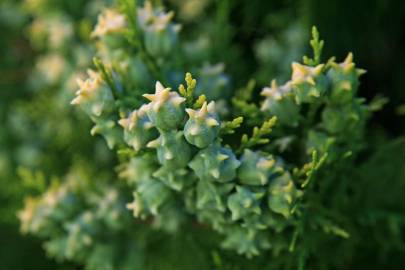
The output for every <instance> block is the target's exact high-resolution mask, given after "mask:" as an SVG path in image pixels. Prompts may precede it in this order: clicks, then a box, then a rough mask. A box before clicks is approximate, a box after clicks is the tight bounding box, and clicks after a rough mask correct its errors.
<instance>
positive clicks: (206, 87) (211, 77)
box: [195, 63, 231, 100]
mask: <svg viewBox="0 0 405 270" xmlns="http://www.w3.org/2000/svg"><path fill="white" fill-rule="evenodd" d="M224 70H225V65H224V64H223V63H219V64H216V65H209V64H206V65H204V66H203V67H202V68H201V69H200V70H199V72H198V74H197V75H198V78H199V79H198V84H197V87H196V89H195V95H196V96H197V97H198V96H200V95H205V96H206V97H207V99H208V100H219V99H221V98H227V97H229V94H230V90H231V89H230V83H229V82H230V79H229V77H228V75H226V74H225V72H224Z"/></svg>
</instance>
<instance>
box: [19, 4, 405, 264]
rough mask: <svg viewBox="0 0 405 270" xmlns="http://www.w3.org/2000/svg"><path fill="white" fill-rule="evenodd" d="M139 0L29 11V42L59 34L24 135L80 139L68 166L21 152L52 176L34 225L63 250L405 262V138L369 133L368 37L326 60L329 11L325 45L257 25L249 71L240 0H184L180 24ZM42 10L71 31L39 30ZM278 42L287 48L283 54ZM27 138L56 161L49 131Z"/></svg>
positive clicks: (26, 114)
mask: <svg viewBox="0 0 405 270" xmlns="http://www.w3.org/2000/svg"><path fill="white" fill-rule="evenodd" d="M139 2H140V3H137V2H136V1H131V0H121V1H117V2H116V3H115V5H114V6H111V7H108V8H104V9H103V10H102V11H101V13H100V14H99V15H98V19H97V23H96V25H95V27H94V28H93V30H92V31H91V30H90V28H89V25H90V22H89V21H88V20H86V18H91V17H92V16H93V15H94V14H95V10H98V9H99V8H100V7H101V6H102V5H98V2H97V1H95V2H94V4H92V3H89V5H88V7H87V9H86V10H85V12H83V13H80V15H75V16H79V17H83V19H82V22H81V24H79V25H76V24H69V22H70V20H73V19H70V18H69V16H49V17H47V20H46V21H44V22H42V23H41V22H37V25H36V24H35V23H33V25H32V26H31V28H30V31H31V35H30V37H31V39H32V40H31V42H32V43H33V44H36V45H37V46H38V48H44V46H45V47H46V49H43V50H44V51H46V52H47V55H46V56H42V57H41V58H39V61H38V64H37V66H36V71H35V73H34V75H33V76H35V77H33V79H32V80H31V84H32V85H31V88H33V89H37V90H35V91H41V92H40V94H38V95H35V99H34V101H33V102H30V105H31V110H30V109H29V108H30V106H28V105H26V106H21V107H20V108H21V109H18V108H17V109H16V112H17V113H18V114H17V113H16V115H17V116H18V115H20V118H24V119H26V118H28V119H31V120H30V121H31V122H34V123H36V122H38V121H41V119H46V120H44V123H46V124H45V125H44V124H42V125H40V126H41V132H40V133H35V134H40V136H37V137H38V138H37V137H35V138H31V139H24V141H25V142H27V141H28V142H35V143H38V142H43V143H46V142H47V141H48V140H49V138H51V137H52V138H53V137H56V140H53V141H56V142H58V143H57V147H54V148H53V149H55V148H56V149H58V148H59V149H64V148H65V147H71V148H72V150H71V151H69V152H68V153H69V154H68V155H64V158H65V159H66V163H69V164H71V166H69V167H70V168H69V169H66V168H63V169H61V170H56V173H58V174H59V175H65V176H63V177H61V178H60V179H53V180H49V181H48V180H45V179H48V178H50V177H49V176H50V175H52V173H50V172H47V175H46V177H45V176H44V175H42V174H40V173H38V174H36V175H35V174H32V173H30V170H23V169H21V170H20V174H21V176H22V177H23V179H26V180H25V181H29V180H27V179H31V180H32V181H31V182H36V185H37V184H38V182H41V183H43V184H42V187H40V188H38V187H36V192H38V190H39V191H40V192H42V193H43V194H42V195H40V196H30V197H28V198H27V199H26V203H25V208H24V209H23V210H21V211H20V212H19V214H18V216H19V218H20V220H21V230H22V232H23V233H29V234H32V235H35V236H38V237H39V238H41V239H43V241H44V248H45V250H46V251H47V253H48V254H49V255H50V256H52V257H53V258H56V259H57V260H58V261H69V262H74V263H78V264H80V265H84V266H85V268H86V269H259V268H260V269H297V268H298V269H305V268H306V269H354V268H356V267H358V266H359V265H360V266H366V265H369V264H370V265H372V266H373V265H374V266H375V265H380V264H381V265H385V266H389V265H391V264H392V265H397V264H400V261H401V259H400V256H399V255H398V254H401V252H404V249H405V246H404V244H403V241H401V239H402V237H403V236H402V233H403V230H404V226H405V215H404V210H405V207H404V205H403V203H400V198H401V194H400V190H403V186H404V182H403V176H404V175H405V172H403V170H402V167H403V166H401V164H403V162H404V155H402V154H401V153H403V151H404V150H405V144H404V141H403V139H397V140H393V141H391V142H389V143H385V142H384V143H381V141H380V144H381V146H378V147H377V146H376V145H378V139H375V140H373V143H370V141H371V140H370V139H369V138H368V136H370V134H368V133H370V132H369V129H367V121H368V119H369V118H370V117H371V115H372V113H373V112H374V111H378V110H379V109H380V108H381V107H382V105H383V104H384V103H385V100H384V99H379V98H376V99H374V100H372V101H371V102H366V101H365V99H364V98H360V97H359V95H358V89H359V83H360V80H359V79H360V78H361V75H362V74H364V73H365V71H364V70H362V69H359V68H358V67H356V65H355V63H354V62H353V61H354V59H353V54H352V53H348V54H347V56H346V57H345V58H344V59H336V58H334V57H332V58H330V59H328V60H327V61H323V59H324V58H323V57H322V51H323V47H324V42H323V41H322V40H321V39H320V37H319V33H318V31H317V30H316V28H313V29H312V39H311V41H310V45H311V47H312V51H313V56H311V57H308V56H304V57H303V60H302V62H301V61H298V56H299V54H302V53H303V52H302V51H303V45H302V44H303V41H302V40H304V38H303V37H304V36H305V34H302V33H303V31H301V30H299V26H297V25H295V24H293V23H292V24H291V26H289V31H287V32H286V33H285V37H284V38H281V41H278V42H280V44H278V43H276V45H274V40H272V39H271V38H264V39H263V40H260V41H258V42H257V44H256V46H255V53H256V57H257V58H259V60H260V61H259V62H260V64H259V65H258V66H257V67H256V69H255V71H254V72H253V76H254V79H256V81H255V80H253V79H251V78H250V77H248V76H244V71H245V70H244V67H243V61H242V60H243V59H239V60H235V59H232V58H235V55H236V56H240V55H238V53H237V52H238V51H239V50H240V49H241V48H240V47H237V46H234V45H233V44H231V42H230V41H229V40H230V38H229V36H230V35H231V30H230V29H227V28H226V25H227V24H226V19H227V16H231V14H227V10H228V9H227V8H228V6H227V5H230V4H229V3H230V2H229V1H223V2H221V3H219V4H218V14H219V15H218V18H217V19H216V20H217V21H216V22H215V24H214V25H210V23H209V22H206V23H205V24H201V25H199V24H198V20H195V21H193V16H192V15H190V14H191V11H194V12H196V14H195V15H194V16H195V17H196V18H199V17H198V16H202V15H201V14H198V9H197V8H198V4H196V2H195V1H190V2H195V3H194V4H193V5H192V4H189V5H191V7H192V8H190V9H189V10H188V11H187V10H186V11H185V10H184V9H186V3H184V2H182V1H179V3H177V4H176V2H177V1H173V3H172V4H171V6H174V7H177V9H178V10H179V17H180V18H182V20H183V22H184V23H182V24H179V23H177V22H176V18H175V16H174V12H172V11H167V10H166V9H165V8H164V7H163V6H162V3H161V1H152V2H149V1H144V2H143V1H139ZM205 2H206V1H201V3H200V4H199V5H201V6H204V5H208V4H207V3H205ZM204 3H205V4H204ZM46 6H47V5H44V7H46ZM27 7H30V5H28V4H27ZM39 7H40V6H39ZM39 7H38V6H35V5H34V8H33V10H34V11H35V12H34V14H41V8H39ZM31 8H32V6H31ZM201 10H202V9H201ZM201 10H200V12H201ZM31 12H32V11H31ZM44 14H47V12H44ZM187 15H188V16H190V17H187ZM37 16H38V18H42V19H43V18H45V17H46V16H43V15H42V16H39V15H37ZM55 18H57V19H58V21H57V22H56V21H55ZM200 18H201V17H200ZM52 20H54V21H52ZM223 20H224V21H223ZM57 23H59V26H58V27H56V26H55V24H57ZM41 27H45V29H48V30H49V32H50V33H51V32H52V31H53V30H52V29H54V28H53V27H56V29H57V30H58V33H59V32H60V35H56V34H55V33H54V34H49V35H43V36H41V35H39V34H41V33H42V34H44V33H46V32H47V31H40V30H41V29H42V28H41ZM221 27H222V28H221ZM38 29H39V30H38ZM78 29H79V30H78ZM212 29H216V30H215V31H214V32H211V31H210V30H212ZM297 29H298V30H297ZM42 30H43V29H42ZM62 30H63V31H62ZM54 31H55V29H54ZM241 31H242V30H241ZM295 31H296V32H295ZM212 33H214V34H212ZM76 35H77V36H76ZM57 37H58V38H59V39H58V38H57ZM88 38H91V43H92V46H91V45H90V44H88V43H89V42H88V40H87V39H88ZM213 41H214V42H213ZM284 42H285V43H286V44H287V45H286V46H283V45H282V44H283V43H284ZM44 44H46V45H44ZM274 46H275V48H278V49H279V50H280V51H282V52H281V53H280V54H277V53H274V55H272V53H273V52H274V51H277V50H274ZM228 48H230V49H229V50H228ZM268 48H272V50H268ZM269 51H271V52H272V53H269ZM92 56H94V58H93V65H92V66H90V62H91V61H90V59H91V57H92ZM286 59H287V60H288V61H291V60H292V59H295V62H292V63H288V64H287V63H286V61H287V60H286ZM208 60H210V61H211V63H208V62H207V61H208ZM222 61H225V62H227V63H231V65H229V66H225V64H224V63H222ZM272 61H273V62H272ZM275 62H276V63H277V64H278V65H274V63H275ZM235 63H238V65H241V67H240V68H239V67H236V65H232V64H235ZM86 67H88V70H87V75H84V72H83V70H84V69H85V68H86ZM288 67H290V68H291V70H290V69H289V68H288ZM276 73H277V74H276ZM272 77H276V79H273V80H272V79H271V78H272ZM38 78H40V79H38ZM75 78H77V88H78V90H77V92H76V94H75V97H73V96H74V91H72V90H73V88H74V87H75V86H74V84H73V83H72V81H73V79H75ZM267 81H271V82H270V83H269V85H267V86H265V85H264V83H265V82H267ZM242 83H243V84H244V85H245V86H243V87H236V86H239V85H241V84H242ZM38 89H42V90H38ZM44 89H45V90H44ZM46 89H49V90H46ZM55 89H59V90H60V91H59V92H55V91H54V90H55ZM50 100H52V101H50ZM69 102H70V103H71V104H72V105H74V106H68V104H69ZM50 104H60V106H59V107H56V108H52V107H50ZM76 107H79V108H80V109H81V110H82V111H83V112H84V113H85V114H86V115H87V116H88V118H90V120H91V122H92V123H93V127H92V128H91V134H92V135H101V136H102V137H103V138H104V139H105V141H106V145H107V146H108V147H109V148H110V149H111V151H112V152H114V153H116V154H117V155H116V160H117V161H118V166H115V165H114V164H115V163H114V162H112V161H111V158H110V157H109V154H108V153H106V152H105V149H104V148H103V146H102V145H100V144H98V143H94V142H92V141H91V140H90V139H88V138H87V137H85V136H86V135H87V134H88V132H87V131H86V132H85V135H84V134H83V133H82V132H81V131H80V130H83V129H87V127H88V121H87V119H83V113H79V114H76V111H75V108H76ZM27 108H28V109H27ZM38 108H40V109H42V110H45V111H48V113H40V110H39V109H38ZM49 109H54V110H53V111H49ZM31 111H32V112H35V113H34V114H30V112H31ZM52 112H53V114H52ZM45 116H46V118H45ZM61 119H65V120H63V121H62V120H61ZM19 121H22V120H21V119H17V120H16V123H19ZM16 126H17V127H18V125H16ZM59 131H60V132H59ZM22 134H25V135H26V136H29V134H30V133H27V132H22ZM33 134H34V133H33ZM376 142H377V143H376ZM23 146H24V147H23V150H24V151H28V152H29V153H31V154H32V155H34V156H35V157H37V158H26V161H27V162H28V163H27V164H24V163H22V164H23V165H24V166H26V167H28V168H38V167H43V168H44V169H46V165H47V166H49V167H50V168H52V167H53V165H52V164H53V160H54V159H55V157H57V156H58V152H57V151H54V152H52V151H50V153H48V154H47V155H44V159H42V157H43V155H42V154H41V152H40V151H35V149H36V148H35V147H36V144H34V145H33V144H29V143H25V144H24V145H23ZM27 149H28V150H27ZM32 149H34V151H32ZM24 153H25V154H22V155H21V156H22V157H27V154H26V152H24ZM49 157H54V158H50V159H51V160H50V161H49V160H48V161H47V160H46V158H49ZM34 160H38V163H39V164H29V162H32V161H34ZM50 164H51V165H50ZM114 168H115V169H116V174H113V173H111V171H113V170H114ZM96 172H97V173H96ZM38 179H40V180H38ZM41 179H42V180H41ZM381 179H384V181H382V180H381ZM45 186H48V187H47V188H45ZM45 189H46V191H44V190H45ZM381 190H386V191H387V192H381ZM377 254H378V255H379V256H378V257H377V256H376V255H377ZM369 258H372V259H369ZM392 258H395V259H392ZM397 258H398V259H397ZM397 260H398V262H396V261H397Z"/></svg>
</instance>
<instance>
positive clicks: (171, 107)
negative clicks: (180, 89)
mask: <svg viewBox="0 0 405 270" xmlns="http://www.w3.org/2000/svg"><path fill="white" fill-rule="evenodd" d="M143 96H144V97H145V98H147V99H149V100H150V103H149V104H148V110H147V114H148V116H149V119H150V120H151V122H152V123H153V124H154V125H155V126H156V127H157V128H158V129H161V130H166V131H167V130H172V129H176V128H177V127H178V126H179V125H180V123H181V122H182V121H183V119H184V116H185V112H184V104H183V103H184V101H185V100H186V99H185V98H183V97H180V95H179V94H178V93H177V92H171V91H170V88H164V87H163V85H162V84H161V83H160V82H156V92H155V94H144V95H143Z"/></svg>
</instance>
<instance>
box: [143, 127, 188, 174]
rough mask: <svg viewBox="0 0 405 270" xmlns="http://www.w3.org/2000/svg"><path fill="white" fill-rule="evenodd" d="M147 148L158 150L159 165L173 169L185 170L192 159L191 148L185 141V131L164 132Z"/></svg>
mask: <svg viewBox="0 0 405 270" xmlns="http://www.w3.org/2000/svg"><path fill="white" fill-rule="evenodd" d="M147 146H148V147H149V148H156V150H157V157H158V160H159V163H160V164H162V165H163V166H165V167H168V168H171V169H180V168H183V167H185V166H187V164H188V162H189V161H190V159H191V147H190V145H189V144H188V143H187V142H186V140H185V139H184V135H183V131H175V130H173V131H167V132H162V133H161V134H160V136H159V138H157V139H156V140H154V141H150V142H149V143H148V145H147Z"/></svg>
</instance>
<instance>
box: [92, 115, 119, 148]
mask: <svg viewBox="0 0 405 270" xmlns="http://www.w3.org/2000/svg"><path fill="white" fill-rule="evenodd" d="M92 120H93V122H94V124H95V125H94V126H93V128H92V129H91V131H90V133H91V135H93V136H94V135H96V134H100V135H102V136H103V137H104V139H105V140H106V141H107V145H108V147H109V148H110V149H112V148H113V147H114V146H115V145H117V144H118V143H121V142H122V130H120V128H119V127H118V125H117V124H116V122H115V121H114V120H113V119H110V118H109V117H105V118H102V117H92Z"/></svg>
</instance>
